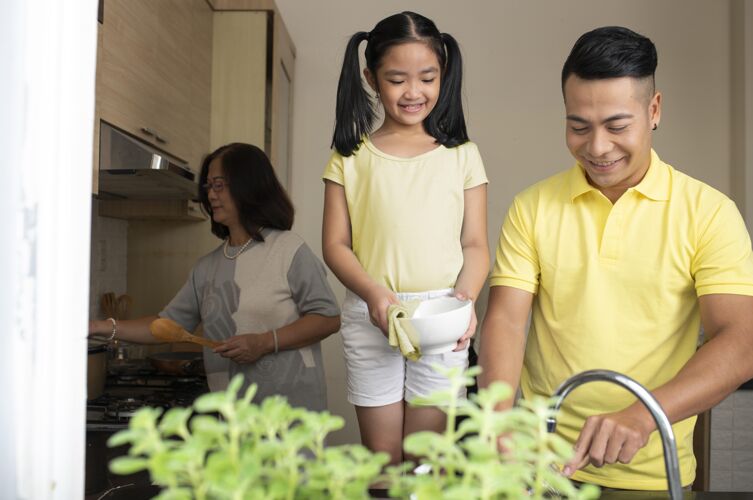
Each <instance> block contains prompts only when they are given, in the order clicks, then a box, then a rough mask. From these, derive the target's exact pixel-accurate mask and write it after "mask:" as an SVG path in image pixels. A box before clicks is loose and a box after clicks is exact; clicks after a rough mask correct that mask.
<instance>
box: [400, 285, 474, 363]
mask: <svg viewBox="0 0 753 500" xmlns="http://www.w3.org/2000/svg"><path fill="white" fill-rule="evenodd" d="M471 307H473V304H472V302H471V301H470V300H458V299H456V298H455V297H437V298H434V299H428V300H424V301H423V302H421V304H419V306H418V308H416V312H414V313H413V317H412V318H411V324H412V325H413V327H414V328H415V329H416V331H417V332H418V335H419V343H420V347H421V352H422V353H423V354H441V353H443V352H449V351H452V350H453V349H454V348H455V346H456V345H457V342H458V339H459V338H460V337H462V336H463V334H464V333H465V331H466V330H467V329H468V325H470V324H471Z"/></svg>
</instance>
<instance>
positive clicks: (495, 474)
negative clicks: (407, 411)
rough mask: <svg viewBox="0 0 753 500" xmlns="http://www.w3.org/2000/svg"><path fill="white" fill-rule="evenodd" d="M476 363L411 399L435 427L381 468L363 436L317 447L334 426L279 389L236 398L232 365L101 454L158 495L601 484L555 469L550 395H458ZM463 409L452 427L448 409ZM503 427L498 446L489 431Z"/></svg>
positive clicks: (523, 490) (477, 490)
mask: <svg viewBox="0 0 753 500" xmlns="http://www.w3.org/2000/svg"><path fill="white" fill-rule="evenodd" d="M479 371H480V370H479V369H478V368H472V369H470V370H468V371H465V372H461V371H460V370H457V369H451V370H448V371H445V373H446V375H447V376H448V377H449V379H450V380H451V383H452V387H451V388H450V389H449V390H447V391H443V392H439V393H436V394H433V395H431V396H430V397H427V398H423V399H422V400H419V401H416V402H415V403H416V404H429V405H435V406H439V407H441V408H443V409H444V410H445V411H446V412H447V415H448V425H447V428H446V429H445V431H444V433H442V434H436V433H432V432H420V433H416V434H413V435H411V436H409V437H408V438H406V440H405V449H406V451H407V452H408V453H410V454H412V455H414V456H417V457H420V459H419V460H418V462H419V463H418V467H417V468H416V471H417V472H416V473H413V469H414V467H416V464H413V463H405V464H402V465H401V466H397V467H389V468H387V470H386V472H384V473H383V472H382V470H383V468H384V466H385V464H386V463H387V462H388V457H387V455H386V454H384V453H372V452H371V451H369V450H367V449H366V448H364V447H363V446H361V445H342V446H329V447H328V446H325V438H326V436H327V435H328V434H329V433H330V432H332V431H334V430H337V429H339V428H342V426H343V423H344V422H343V419H342V418H341V417H338V416H334V415H331V414H330V413H328V412H321V413H317V412H311V411H307V410H305V409H301V408H293V407H291V406H290V405H289V404H288V403H287V401H286V400H285V398H283V397H279V396H275V397H269V398H266V399H265V400H264V401H263V402H261V403H260V404H258V405H257V404H254V403H252V402H251V400H252V399H253V396H254V394H255V392H256V388H255V386H253V385H252V386H251V387H249V389H248V390H247V391H246V392H245V394H244V395H243V396H242V397H239V394H238V392H239V389H240V387H241V385H242V379H241V378H240V376H237V377H235V378H234V379H233V380H232V381H231V383H230V385H229V387H228V389H227V390H226V391H225V392H216V393H210V394H205V395H203V396H201V397H199V398H198V399H197V400H196V401H195V403H194V405H193V408H173V409H170V410H168V411H167V412H166V413H165V414H164V415H162V411H161V410H160V409H155V408H143V409H141V410H139V411H138V412H137V413H136V414H135V415H134V416H133V417H132V418H131V421H130V424H129V428H128V429H126V430H123V431H120V432H118V433H117V434H115V435H114V436H112V438H111V439H110V441H109V443H108V444H109V445H110V446H119V445H123V444H130V448H129V452H128V455H127V456H123V457H119V458H116V459H114V460H113V461H112V462H111V463H110V468H111V470H112V471H113V472H115V473H119V474H131V473H134V472H138V471H141V470H145V469H147V470H149V472H150V474H151V478H152V481H153V482H154V483H155V484H157V485H159V486H160V487H162V492H161V493H160V494H159V496H158V497H157V498H159V499H162V500H164V499H192V498H196V499H225V498H227V499H245V498H254V499H255V498H264V499H318V498H321V499H355V498H368V496H369V495H368V488H369V485H370V484H374V483H375V482H376V481H380V482H386V483H387V484H388V485H389V494H390V496H393V497H396V498H416V499H419V500H420V499H436V498H447V499H451V498H458V499H460V498H462V499H467V498H481V499H486V498H521V497H531V498H543V497H544V496H549V497H551V496H552V494H553V493H554V492H559V493H560V494H562V495H564V496H567V497H568V498H579V499H588V498H595V497H597V496H598V488H590V487H584V488H582V489H580V490H577V489H576V488H575V487H574V486H573V485H572V483H571V482H570V481H569V480H568V479H567V478H565V477H563V476H562V475H560V474H559V472H558V471H557V469H556V466H557V464H562V463H563V462H564V461H565V460H567V458H569V456H570V455H571V453H572V451H571V448H570V446H569V445H568V444H567V443H566V442H565V441H564V440H562V439H561V438H559V437H558V436H557V435H554V434H549V433H548V432H547V431H546V417H547V416H548V415H549V413H550V411H551V410H549V404H548V402H547V401H545V400H534V401H531V402H522V404H521V405H520V406H519V407H517V408H514V409H512V410H509V411H507V412H502V413H500V412H495V411H494V407H495V405H496V404H497V403H499V402H501V401H503V400H505V399H507V398H509V397H511V395H512V391H511V389H510V388H509V387H507V386H505V385H503V384H494V385H492V386H490V387H489V388H486V389H482V390H480V391H479V393H478V394H477V395H473V396H472V397H471V398H470V399H467V400H466V399H460V398H458V397H457V394H458V391H459V389H460V388H461V387H462V386H463V385H470V384H471V383H472V382H473V377H474V376H475V375H477V374H478V373H479ZM458 416H463V417H465V419H464V420H463V421H462V423H461V424H460V425H459V426H457V428H456V426H455V425H454V422H455V418H456V417H458ZM499 435H506V436H508V438H507V439H508V449H509V451H506V452H504V453H499V452H498V449H497V436H499Z"/></svg>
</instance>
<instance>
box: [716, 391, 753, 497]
mask: <svg viewBox="0 0 753 500" xmlns="http://www.w3.org/2000/svg"><path fill="white" fill-rule="evenodd" d="M751 422H753V391H736V392H734V393H732V394H730V395H729V396H728V397H727V398H726V399H725V400H724V401H722V402H721V403H719V404H718V405H717V406H716V407H715V408H714V409H713V410H711V439H710V440H711V452H710V459H709V462H710V464H709V475H710V490H711V491H741V492H753V428H751Z"/></svg>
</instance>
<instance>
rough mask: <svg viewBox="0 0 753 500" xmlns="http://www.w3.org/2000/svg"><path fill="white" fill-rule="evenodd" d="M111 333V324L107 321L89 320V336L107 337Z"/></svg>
mask: <svg viewBox="0 0 753 500" xmlns="http://www.w3.org/2000/svg"><path fill="white" fill-rule="evenodd" d="M111 333H112V322H111V321H109V320H95V319H93V320H90V321H89V336H92V335H99V336H106V337H109V336H110V334H111Z"/></svg>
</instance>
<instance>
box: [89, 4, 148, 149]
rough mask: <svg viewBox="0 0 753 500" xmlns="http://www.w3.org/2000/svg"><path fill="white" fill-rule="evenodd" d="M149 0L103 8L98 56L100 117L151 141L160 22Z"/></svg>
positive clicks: (106, 5) (110, 5) (109, 5)
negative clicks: (100, 49)
mask: <svg viewBox="0 0 753 500" xmlns="http://www.w3.org/2000/svg"><path fill="white" fill-rule="evenodd" d="M153 4H154V2H152V1H151V0H109V1H108V2H107V3H105V6H104V19H103V22H102V27H101V33H102V53H101V57H98V62H99V67H98V68H97V101H98V103H99V116H100V117H101V118H102V119H103V120H105V121H107V122H109V123H112V124H113V125H116V126H118V127H120V128H122V129H123V130H125V131H126V132H129V133H131V134H133V135H135V136H137V137H141V138H145V139H149V138H150V136H149V135H148V134H150V133H151V132H150V131H151V130H152V129H153V128H154V125H153V123H152V122H153V119H152V117H153V114H154V109H155V107H156V106H157V105H158V103H159V99H160V98H159V85H158V83H157V82H156V80H155V75H154V73H153V72H152V71H151V70H150V69H149V68H152V67H154V65H155V62H156V59H157V51H158V48H159V47H158V34H159V21H158V19H157V16H155V15H154V11H153V9H152V5H153Z"/></svg>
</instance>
